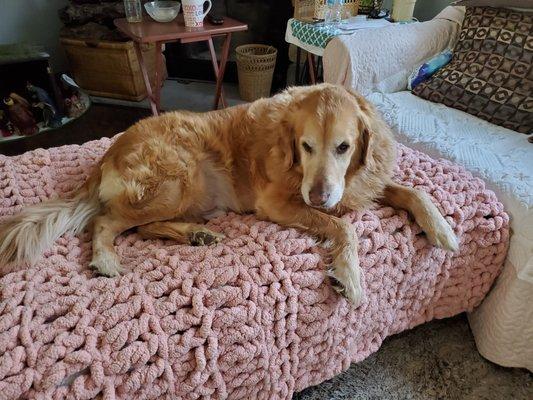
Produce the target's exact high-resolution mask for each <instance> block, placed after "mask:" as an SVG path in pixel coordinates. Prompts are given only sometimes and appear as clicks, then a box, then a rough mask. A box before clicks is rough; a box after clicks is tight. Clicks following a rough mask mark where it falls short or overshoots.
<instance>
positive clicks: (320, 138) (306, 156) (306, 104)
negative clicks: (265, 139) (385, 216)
mask: <svg viewBox="0 0 533 400" xmlns="http://www.w3.org/2000/svg"><path fill="white" fill-rule="evenodd" d="M287 93H288V94H289V96H290V97H291V101H290V104H289V106H288V107H287V108H286V113H285V118H284V124H285V128H286V129H285V132H284V140H282V145H281V146H283V147H284V150H283V151H284V154H285V164H286V165H285V166H286V167H288V168H296V169H298V170H299V171H300V173H301V175H302V181H301V185H300V191H301V195H302V197H303V199H304V201H305V202H306V203H307V204H308V205H310V206H312V207H319V208H332V207H334V206H335V205H337V203H339V201H340V200H341V199H342V196H343V194H344V188H345V184H346V180H347V178H348V177H349V175H350V174H354V173H355V172H356V171H357V170H358V169H359V168H360V167H362V166H371V164H372V163H373V159H372V153H373V152H372V142H373V137H372V136H373V132H372V131H373V129H374V126H373V119H374V118H375V115H374V112H373V110H372V108H371V106H370V105H369V104H368V103H367V102H366V101H365V100H364V99H363V98H362V97H360V96H358V95H357V94H355V93H351V92H348V91H347V90H346V89H344V88H342V87H340V86H335V85H329V84H323V85H317V86H312V87H308V88H292V89H289V90H288V91H287Z"/></svg>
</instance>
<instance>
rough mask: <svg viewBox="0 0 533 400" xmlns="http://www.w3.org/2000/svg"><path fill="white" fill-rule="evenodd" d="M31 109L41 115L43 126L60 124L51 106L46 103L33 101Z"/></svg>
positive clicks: (53, 126) (51, 126) (52, 126)
mask: <svg viewBox="0 0 533 400" xmlns="http://www.w3.org/2000/svg"><path fill="white" fill-rule="evenodd" d="M31 106H32V109H33V111H34V115H35V113H38V114H39V115H40V117H41V121H42V127H43V128H48V127H50V128H57V127H59V126H61V119H59V118H57V117H56V114H55V111H54V109H53V107H52V106H51V105H50V104H48V103H43V102H39V103H33V104H32V105H31Z"/></svg>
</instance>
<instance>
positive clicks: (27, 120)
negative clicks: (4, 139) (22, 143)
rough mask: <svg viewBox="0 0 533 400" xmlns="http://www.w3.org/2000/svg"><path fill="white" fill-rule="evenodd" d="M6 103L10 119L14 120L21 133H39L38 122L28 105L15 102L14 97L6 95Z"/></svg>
mask: <svg viewBox="0 0 533 400" xmlns="http://www.w3.org/2000/svg"><path fill="white" fill-rule="evenodd" d="M4 104H5V105H6V106H7V107H8V112H9V119H10V120H11V122H13V125H14V126H15V128H17V129H18V130H19V132H20V134H21V135H25V136H29V135H33V134H34V133H37V131H38V128H37V123H36V122H35V118H33V114H32V113H31V111H30V110H29V108H28V107H26V106H25V105H24V103H21V102H15V100H13V98H12V97H6V98H5V99H4Z"/></svg>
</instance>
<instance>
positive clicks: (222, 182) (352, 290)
mask: <svg viewBox="0 0 533 400" xmlns="http://www.w3.org/2000/svg"><path fill="white" fill-rule="evenodd" d="M341 145H342V147H339V146H341ZM394 165H395V145H394V141H393V137H392V134H391V132H390V130H389V128H388V127H387V125H386V124H385V123H384V122H383V121H382V120H381V118H380V117H379V116H378V115H377V113H376V111H375V110H374V108H373V107H372V106H371V105H370V104H369V103H368V102H367V101H366V100H364V99H363V98H362V97H360V96H359V95H357V94H354V93H349V92H348V91H346V90H345V89H343V88H341V87H338V86H333V85H328V84H323V85H316V86H310V87H299V88H291V89H288V90H286V91H285V92H283V93H281V94H278V95H276V96H274V97H273V98H269V99H261V100H258V101H256V102H254V103H251V104H247V105H242V106H237V107H233V108H228V109H225V110H221V111H213V112H208V113H202V114H198V113H190V112H169V113H166V114H164V115H162V116H159V117H152V118H147V119H145V120H142V121H140V122H138V123H137V124H135V125H133V126H132V127H131V128H129V129H128V130H127V131H126V132H125V133H124V134H123V135H121V136H120V137H119V138H118V139H117V140H116V141H115V143H114V144H113V145H112V146H111V147H110V148H109V150H108V151H107V153H106V154H105V155H104V157H103V159H102V160H101V162H100V164H99V166H98V168H96V169H95V172H94V174H93V175H92V176H91V177H90V179H89V180H88V181H87V182H86V184H85V185H84V186H83V187H82V188H81V189H80V192H79V193H78V195H77V196H76V197H75V198H74V199H73V200H69V202H65V207H66V208H69V210H70V214H68V213H67V214H65V215H66V216H65V215H63V216H61V217H57V218H56V220H60V219H61V218H67V217H68V216H69V215H70V217H76V215H77V214H76V211H75V210H76V207H78V208H79V207H80V204H85V205H86V204H90V207H91V210H92V211H91V212H90V213H88V214H87V215H86V216H84V223H89V222H92V223H93V260H92V263H91V264H92V266H94V267H95V268H97V269H98V271H99V272H100V273H102V274H104V275H109V276H113V275H116V274H118V273H120V272H121V269H120V263H119V260H118V257H117V255H116V253H115V251H114V248H113V242H114V239H115V237H116V236H117V235H119V234H120V233H121V232H123V231H125V230H127V229H130V228H133V227H138V231H139V233H140V234H141V235H143V236H145V237H149V238H153V237H164V238H171V239H174V240H177V241H179V242H182V243H187V242H189V243H193V244H209V243H213V242H216V241H219V240H221V239H222V238H223V236H222V235H221V234H218V233H214V232H212V231H210V230H208V229H206V228H205V227H204V226H203V225H200V224H198V223H197V222H198V221H199V220H202V219H206V218H210V217H212V216H214V215H216V214H217V213H220V212H224V211H226V210H232V211H235V212H255V213H257V215H258V216H259V218H263V219H267V220H271V221H274V222H277V223H279V224H282V225H285V226H292V227H296V228H299V229H302V230H304V231H307V232H309V233H311V234H313V235H316V236H317V237H320V238H323V239H328V240H330V241H331V242H332V256H333V264H332V269H331V270H330V275H331V276H332V277H333V278H334V279H335V280H336V281H338V283H339V291H340V292H342V293H343V294H344V295H345V296H346V297H348V298H349V299H350V300H351V301H353V302H354V303H359V302H360V300H361V296H362V292H361V286H360V281H359V266H358V258H357V238H356V237H355V234H354V232H353V229H352V228H351V226H350V225H349V224H348V223H347V222H345V221H344V220H342V219H340V218H339V215H340V214H342V213H344V212H346V211H348V210H361V209H365V208H367V207H369V206H370V205H372V203H373V202H375V201H378V200H381V201H384V202H385V203H388V204H391V205H392V206H395V207H402V208H406V209H407V210H409V211H410V212H411V213H412V214H413V215H414V217H415V219H416V221H417V222H418V223H419V224H420V225H421V227H422V228H423V229H424V230H425V232H426V234H427V235H428V237H429V239H430V240H431V241H432V242H433V243H434V244H436V245H440V246H443V247H445V248H448V249H452V250H454V249H456V247H457V243H456V239H455V236H454V234H453V231H452V230H451V228H450V227H449V226H448V224H447V223H446V221H445V220H444V219H443V217H442V216H441V215H440V214H439V212H438V211H437V209H436V208H435V206H434V205H433V204H432V203H431V201H430V200H429V198H428V197H427V195H425V194H423V193H420V192H417V191H415V190H413V189H409V188H406V187H403V186H400V185H397V184H395V183H393V182H392V181H391V174H392V169H393V167H394ZM316 199H319V200H318V201H322V203H323V204H319V206H320V205H322V206H327V207H326V208H321V207H319V206H318V207H312V206H311V205H314V202H315V201H316ZM310 204H311V205H310ZM34 209H35V208H34ZM53 212H57V210H54V211H53ZM33 213H34V211H32V209H31V208H30V209H28V210H27V211H26V212H23V213H22V214H21V215H19V216H15V217H14V218H13V219H12V220H10V221H8V222H7V223H5V224H4V225H2V226H0V239H4V241H7V243H5V244H4V245H1V246H0V263H1V262H2V261H3V262H4V263H7V262H11V261H21V258H26V259H28V258H30V261H35V260H31V258H33V256H32V255H31V254H29V253H31V252H28V251H27V250H24V249H22V250H21V249H20V248H19V247H21V246H23V245H22V243H21V241H19V240H17V238H19V237H20V235H22V234H23V232H22V231H23V228H22V227H23V226H25V225H24V224H26V225H27V224H28V218H30V217H31V215H33ZM56 222H57V221H56ZM64 222H65V221H64ZM65 224H66V225H68V222H65ZM79 224H80V223H79V222H78V225H79ZM67 228H69V227H66V229H67ZM70 228H74V227H70ZM66 229H62V230H63V232H64V231H65V230H66ZM10 231H11V233H10ZM12 232H17V233H16V234H14V233H12ZM27 232H28V231H27V230H26V233H27ZM63 232H61V230H60V229H57V230H56V231H55V232H54V235H55V236H57V235H60V234H62V233H63ZM54 239H55V238H53V237H50V238H47V239H46V240H44V239H43V241H50V240H54ZM41 248H42V246H41V247H38V249H41Z"/></svg>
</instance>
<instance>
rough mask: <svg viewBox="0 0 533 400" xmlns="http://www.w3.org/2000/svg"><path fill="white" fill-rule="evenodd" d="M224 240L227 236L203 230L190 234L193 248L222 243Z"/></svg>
mask: <svg viewBox="0 0 533 400" xmlns="http://www.w3.org/2000/svg"><path fill="white" fill-rule="evenodd" d="M224 238H225V236H224V235H223V234H222V233H217V232H213V231H211V230H209V229H202V230H199V231H193V232H191V233H190V234H189V243H190V244H191V245H193V246H209V245H210V244H213V243H218V242H220V241H221V240H222V239H224Z"/></svg>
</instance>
